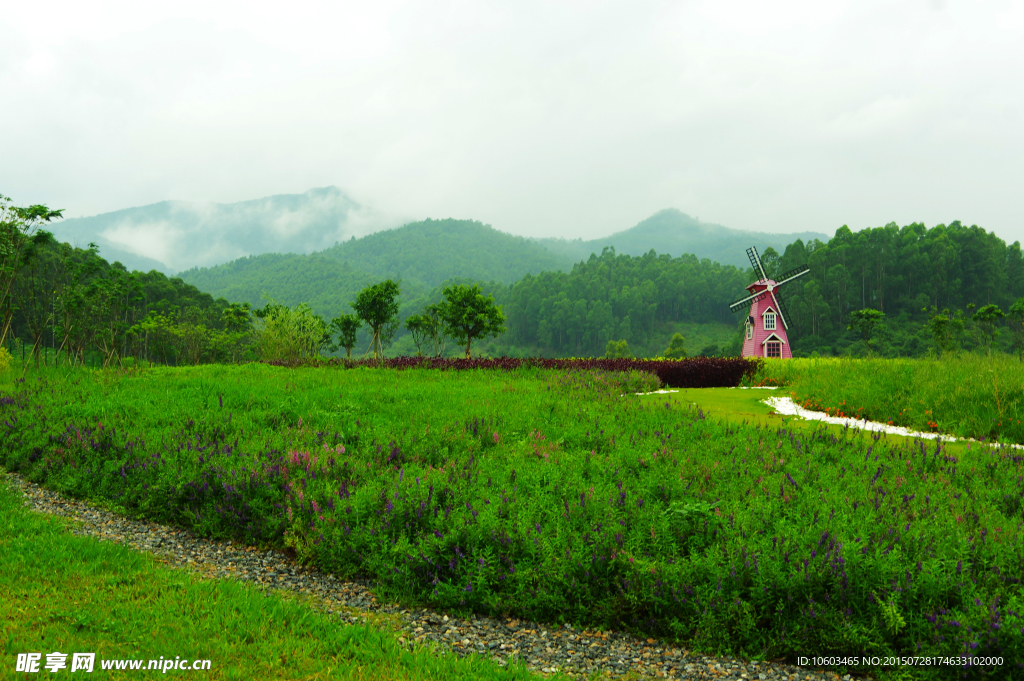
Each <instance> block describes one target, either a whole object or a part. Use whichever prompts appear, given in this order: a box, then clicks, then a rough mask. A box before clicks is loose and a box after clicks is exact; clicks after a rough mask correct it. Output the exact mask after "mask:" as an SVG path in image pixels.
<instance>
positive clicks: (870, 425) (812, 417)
mask: <svg viewBox="0 0 1024 681" xmlns="http://www.w3.org/2000/svg"><path fill="white" fill-rule="evenodd" d="M762 401H763V402H764V403H765V404H767V405H768V406H769V407H771V408H772V409H774V410H775V411H776V412H777V413H779V414H783V415H784V416H798V417H800V418H802V419H807V420H808V421H824V422H825V423H832V424H834V425H837V426H846V427H847V428H860V429H862V430H867V431H870V432H882V433H888V434H890V435H902V436H904V437H919V438H922V439H925V440H935V439H941V440H942V441H944V442H955V441H958V440H959V441H965V442H977V440H975V439H973V438H958V437H953V436H952V435H943V434H942V433H922V432H920V431H917V430H910V429H908V428H904V427H902V426H890V425H888V424H886V423H879V422H878V421H868V420H866V419H859V420H857V419H852V418H849V417H839V416H829V415H828V414H826V413H825V412H823V411H811V410H809V409H804V408H803V407H801V406H800V405H798V404H797V403H796V402H794V401H793V400H792V399H791V398H789V397H769V398H767V399H765V400H762ZM985 444H988V445H989V446H990V447H1003V446H1006V447H1012V448H1014V449H1024V445H1018V444H1006V445H1004V444H1001V443H998V442H989V443H985Z"/></svg>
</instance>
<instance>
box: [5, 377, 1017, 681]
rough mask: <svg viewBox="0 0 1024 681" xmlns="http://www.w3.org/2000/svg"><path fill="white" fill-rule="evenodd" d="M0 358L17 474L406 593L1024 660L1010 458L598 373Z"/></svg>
mask: <svg viewBox="0 0 1024 681" xmlns="http://www.w3.org/2000/svg"><path fill="white" fill-rule="evenodd" d="M6 376H7V377H6V378H5V379H3V381H4V382H2V383H0V426H2V427H0V461H2V463H3V464H4V465H5V466H6V467H8V468H9V469H12V470H16V471H19V472H20V473H21V474H22V475H25V476H26V477H28V478H29V479H32V480H34V481H38V482H41V483H43V484H45V485H47V486H50V487H52V488H55V489H58V490H60V491H63V492H66V493H69V494H72V495H77V496H81V497H88V498H92V499H95V500H97V501H102V502H104V503H107V504H110V505H112V506H115V507H118V508H121V509H123V510H125V511H127V512H129V513H132V514H137V515H141V516H145V517H148V518H151V519H153V520H155V521H160V522H169V523H178V524H181V525H185V526H188V527H191V528H194V529H196V530H198V531H200V532H203V533H206V534H209V535H213V536H223V537H232V538H235V539H238V540H240V541H245V542H250V543H253V544H261V545H275V546H288V547H291V548H292V549H293V550H294V551H295V553H296V555H297V557H298V558H299V559H301V560H304V561H309V562H312V563H315V564H317V565H319V566H321V567H323V568H325V569H328V570H331V571H334V572H336V573H339V574H341V575H347V576H356V575H359V576H368V577H372V578H373V579H374V580H376V582H377V584H378V588H379V589H381V590H383V591H384V592H385V593H387V594H388V595H390V596H392V597H395V598H398V599H401V600H403V601H406V602H410V603H421V604H427V605H431V606H434V607H438V608H448V609H453V610H475V611H478V612H484V613H489V614H508V615H515V616H519V617H526V618H532V619H538V620H544V621H551V622H559V621H569V622H572V623H574V624H584V625H587V626H615V627H625V628H629V629H631V630H634V631H637V632H642V633H645V634H648V635H652V636H658V637H666V638H673V639H677V640H681V641H686V642H688V644H689V645H691V646H693V647H694V648H697V649H702V650H708V651H717V652H732V653H736V654H745V655H750V656H765V657H768V658H776V657H783V656H784V657H788V658H789V659H791V660H792V659H793V658H795V657H796V656H799V655H819V656H820V655H858V656H863V655H871V656H883V657H884V656H887V655H942V656H960V655H965V656H982V657H985V656H993V655H995V656H1002V657H1003V658H1004V660H1005V664H1004V666H1002V667H965V668H962V669H961V670H960V671H962V672H963V675H964V676H970V677H978V676H981V677H984V676H986V675H991V676H992V678H1008V676H1011V675H1013V674H1018V675H1019V674H1024V667H1021V661H1022V660H1024V599H1022V596H1021V592H1022V589H1021V582H1020V575H1024V503H1022V500H1024V453H1022V452H1020V451H1015V450H1011V449H989V448H986V447H977V446H976V447H975V448H973V449H971V450H969V451H967V452H966V453H962V454H957V455H953V454H951V453H950V452H948V451H947V450H946V449H944V447H943V446H942V445H941V444H937V443H934V442H920V441H910V440H903V439H896V438H893V439H886V438H884V437H881V436H877V435H876V436H870V435H863V434H857V433H854V432H849V433H845V434H841V435H840V436H836V435H834V434H832V433H829V432H828V431H825V430H822V431H818V432H816V433H812V434H808V433H807V432H806V431H799V432H797V431H790V430H787V429H767V428H758V427H754V426H743V425H739V426H737V425H728V424H723V423H721V422H718V421H716V420H714V419H712V418H709V417H706V415H705V414H704V413H702V412H701V411H700V410H699V409H695V408H687V407H684V406H681V403H679V402H675V401H673V400H672V399H671V395H666V396H665V399H664V400H660V399H659V400H650V399H647V400H643V401H642V400H640V399H639V398H636V397H635V396H633V395H632V394H631V392H630V388H631V387H632V386H631V385H627V383H629V382H631V381H632V382H636V381H640V382H643V381H642V379H639V378H637V376H635V375H634V376H633V377H630V376H629V375H628V374H627V375H622V374H618V373H611V372H603V371H599V370H586V371H580V370H564V369H543V368H538V367H520V368H518V369H514V370H509V371H437V370H433V369H426V368H411V369H406V370H397V369H388V368H352V369H341V368H338V367H321V368H294V369H292V368H285V367H273V366H267V365H258V364H249V365H243V366H203V367H188V368H181V369H166V368H162V369H153V370H143V371H135V372H130V373H110V372H93V371H88V370H74V371H72V372H70V373H64V374H58V373H55V372H54V373H47V372H45V371H44V372H42V373H39V374H31V373H30V374H29V375H28V377H27V378H24V379H20V378H19V379H15V378H12V377H11V376H10V374H7V375H6ZM649 382H650V381H648V383H649ZM875 671H878V670H875ZM913 673H914V674H915V675H918V676H920V677H922V678H927V677H934V678H945V677H948V676H949V675H950V669H949V668H948V667H945V668H932V669H927V668H921V669H915V670H914V672H913Z"/></svg>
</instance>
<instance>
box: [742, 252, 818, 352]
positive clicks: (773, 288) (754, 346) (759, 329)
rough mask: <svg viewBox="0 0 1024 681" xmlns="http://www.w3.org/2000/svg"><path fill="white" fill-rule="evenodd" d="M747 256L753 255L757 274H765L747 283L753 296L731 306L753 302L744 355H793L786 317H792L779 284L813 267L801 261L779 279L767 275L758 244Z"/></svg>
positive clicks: (746, 329)
mask: <svg viewBox="0 0 1024 681" xmlns="http://www.w3.org/2000/svg"><path fill="white" fill-rule="evenodd" d="M747 257H748V258H750V265H751V267H753V268H754V276H755V277H756V276H757V275H758V274H760V275H761V278H760V279H758V280H757V281H755V282H754V283H753V284H751V285H750V286H748V287H747V290H748V291H750V295H749V296H747V297H746V298H741V299H740V300H737V301H736V302H735V303H733V304H732V305H730V306H729V310H730V311H732V312H736V311H738V310H741V309H743V306H744V305H746V304H747V303H750V312H749V314H748V315H747V319H746V322H745V323H744V325H743V326H744V330H743V352H742V353H741V354H742V355H743V356H744V357H792V356H793V350H792V348H791V347H790V345H789V337H788V336H787V335H786V330H787V329H789V322H787V321H786V318H787V317H789V313H788V312H787V311H786V308H785V306H784V305H783V303H782V296H781V293H780V291H779V287H780V286H782V285H783V284H788V283H789V282H791V281H793V280H794V279H796V278H797V277H802V276H803V275H805V274H807V273H808V272H810V271H811V268H809V267H808V266H807V265H801V266H800V267H797V268H796V269H793V270H790V271H789V272H786V273H785V274H783V275H782V276H781V277H779V281H777V282H776V281H774V280H772V279H769V278H768V277H767V275H765V273H764V267H763V266H762V265H761V257H760V256H759V255H758V254H757V249H756V248H754V247H750V248H748V249H747ZM780 322H781V323H780Z"/></svg>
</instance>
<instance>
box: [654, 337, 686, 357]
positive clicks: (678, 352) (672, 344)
mask: <svg viewBox="0 0 1024 681" xmlns="http://www.w3.org/2000/svg"><path fill="white" fill-rule="evenodd" d="M661 354H662V355H664V356H665V357H668V358H669V359H683V358H685V357H688V356H689V355H687V354H686V338H685V337H684V336H683V334H681V333H674V334H672V339H671V340H670V341H669V342H668V347H667V348H665V351H664V352H662V353H661Z"/></svg>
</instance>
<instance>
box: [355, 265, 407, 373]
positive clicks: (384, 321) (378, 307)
mask: <svg viewBox="0 0 1024 681" xmlns="http://www.w3.org/2000/svg"><path fill="white" fill-rule="evenodd" d="M400 294H401V289H400V288H399V287H398V284H396V283H395V282H393V281H391V280H390V279H387V280H385V281H382V282H380V283H379V284H374V285H372V286H367V287H366V288H364V289H363V290H362V291H360V292H359V295H357V296H356V300H355V302H354V303H352V309H353V310H355V312H356V315H357V316H358V317H359V319H361V320H363V321H364V322H366V325H367V326H368V327H370V332H371V334H372V335H371V338H370V347H369V348H368V349H367V350H366V352H367V353H369V352H370V351H371V350H372V351H373V358H374V359H381V358H382V357H384V349H385V348H386V347H387V346H388V345H390V344H391V339H392V338H394V337H395V331H397V330H398V296H399V295H400Z"/></svg>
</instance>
